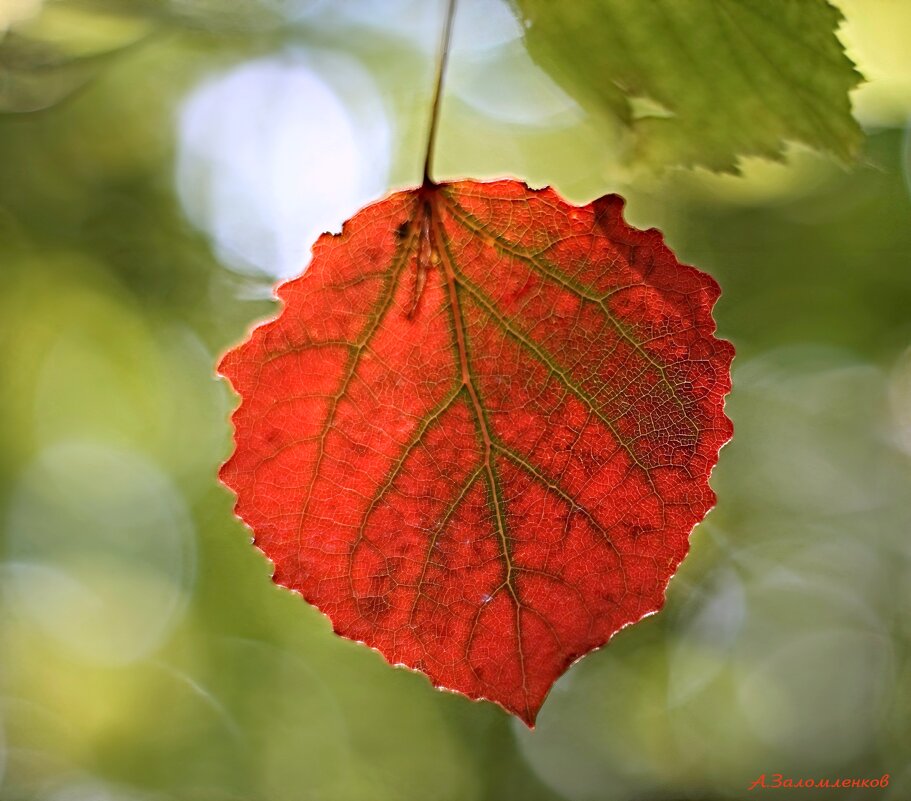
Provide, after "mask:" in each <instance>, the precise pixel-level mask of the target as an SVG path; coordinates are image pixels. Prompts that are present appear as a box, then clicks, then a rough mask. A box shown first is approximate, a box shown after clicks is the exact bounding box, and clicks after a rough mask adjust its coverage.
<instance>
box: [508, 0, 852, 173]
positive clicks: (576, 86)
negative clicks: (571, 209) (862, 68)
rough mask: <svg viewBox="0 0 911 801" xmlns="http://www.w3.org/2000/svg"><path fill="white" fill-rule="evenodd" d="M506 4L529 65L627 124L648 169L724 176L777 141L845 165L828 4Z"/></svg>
mask: <svg viewBox="0 0 911 801" xmlns="http://www.w3.org/2000/svg"><path fill="white" fill-rule="evenodd" d="M512 1H513V4H514V5H515V7H516V10H517V12H518V14H519V16H520V18H521V19H523V20H524V22H525V23H526V30H525V40H526V43H527V46H528V50H529V53H530V54H531V56H532V57H533V58H534V59H535V60H536V61H537V62H538V63H539V64H540V65H541V66H542V67H544V68H545V69H546V70H548V71H549V72H550V74H551V75H552V76H553V77H554V78H555V79H556V80H557V81H558V82H559V83H560V84H561V85H562V86H563V87H564V88H565V89H566V91H568V92H569V93H570V94H572V95H573V96H574V97H575V98H576V99H577V100H579V102H580V103H582V105H584V106H585V107H586V108H588V109H589V110H591V111H593V112H595V113H596V114H599V113H600V114H603V113H608V114H610V115H611V116H613V117H614V118H616V119H618V120H620V121H622V122H624V123H626V124H627V125H629V126H630V128H631V130H632V133H633V138H634V140H635V155H637V156H638V157H639V159H641V160H643V161H645V162H647V163H652V164H659V165H667V164H685V165H702V166H706V167H709V168H710V169H714V170H723V171H734V170H736V165H737V160H738V158H739V157H740V156H765V157H769V158H780V157H781V156H782V153H783V152H784V150H783V149H784V144H785V142H801V143H803V144H805V145H808V146H810V147H813V148H818V149H820V150H827V151H829V152H831V153H834V154H835V155H836V156H837V157H838V158H840V159H842V160H844V161H849V160H851V159H852V158H854V156H855V155H856V152H857V148H858V146H859V144H860V142H861V130H860V126H859V125H858V124H857V122H856V121H855V120H854V118H853V117H852V116H851V101H850V99H849V97H848V93H849V92H850V91H851V90H852V89H854V88H855V87H856V86H857V84H858V83H859V82H860V80H861V76H860V73H859V72H858V71H857V70H856V69H855V68H854V65H853V64H852V63H851V60H850V59H849V58H848V57H847V56H846V55H845V52H844V48H843V47H842V45H841V43H840V42H839V40H838V36H837V35H836V32H837V29H838V26H839V24H840V22H841V19H842V17H841V13H840V12H839V11H838V9H837V8H835V6H833V5H832V4H831V3H829V2H828V0H647V2H631V0H572V2H563V3H555V2H552V0H512ZM636 102H639V103H640V105H644V106H645V107H646V109H647V112H646V113H638V114H637V113H636V108H635V104H636ZM649 107H651V108H649Z"/></svg>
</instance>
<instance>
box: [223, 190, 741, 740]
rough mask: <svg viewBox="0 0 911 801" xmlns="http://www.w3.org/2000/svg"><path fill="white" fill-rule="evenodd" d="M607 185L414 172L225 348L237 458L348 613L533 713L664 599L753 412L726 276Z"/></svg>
mask: <svg viewBox="0 0 911 801" xmlns="http://www.w3.org/2000/svg"><path fill="white" fill-rule="evenodd" d="M621 210H622V200H621V199H620V198H619V197H617V196H615V195H609V196H607V197H604V198H601V199H600V200H597V201H595V202H594V203H592V204H590V205H587V206H583V207H576V206H572V205H570V204H568V203H566V202H565V201H563V200H562V199H560V198H559V197H558V195H557V194H556V193H555V192H553V191H552V190H550V189H544V190H540V191H532V190H530V189H528V187H526V186H525V185H524V184H522V183H519V182H516V181H498V182H493V183H474V182H468V181H466V182H459V183H450V184H441V185H439V186H430V187H425V188H423V189H417V190H413V191H405V192H399V193H397V194H394V195H392V196H390V197H388V198H387V199H385V200H383V201H381V202H379V203H376V204H374V205H372V206H369V207H368V208H366V209H364V210H362V211H361V212H359V213H358V214H357V215H356V216H355V217H354V218H353V219H351V220H350V221H348V222H347V223H346V224H345V227H344V229H343V231H342V233H341V234H340V235H338V236H330V235H325V236H323V237H322V238H321V239H320V240H319V241H318V242H317V244H316V246H315V247H314V251H313V261H312V264H311V266H310V267H309V269H308V270H307V272H306V273H305V274H304V275H303V276H301V277H300V278H297V279H295V280H293V281H289V282H288V283H285V284H283V285H282V286H281V287H280V288H279V290H278V294H279V297H280V298H281V300H282V301H284V310H283V311H282V313H281V314H280V316H279V317H278V318H276V319H275V320H272V321H270V322H268V323H266V324H264V325H261V326H260V327H258V328H256V329H255V330H254V331H253V332H252V334H251V336H250V337H249V339H248V340H247V341H246V342H244V343H243V344H242V345H240V346H239V347H237V348H236V349H234V350H232V351H230V352H229V353H228V354H227V355H226V356H225V357H224V359H223V361H222V362H221V365H220V368H219V369H220V372H221V373H222V374H223V375H225V376H226V377H228V378H229V379H230V381H231V382H232V384H233V386H234V388H235V389H236V390H237V392H238V393H239V394H240V395H241V398H242V402H241V405H240V406H239V408H238V409H237V411H236V412H235V415H234V423H235V427H236V445H237V447H236V450H235V452H234V454H233V456H232V457H231V458H230V460H229V461H228V462H227V463H226V464H225V465H224V467H223V468H222V473H221V476H222V479H223V481H224V482H225V483H226V484H227V485H228V486H229V487H231V488H232V489H233V490H234V491H235V492H236V493H237V513H238V515H239V516H240V517H241V518H242V519H243V520H244V521H245V522H246V523H247V524H248V525H249V526H250V527H251V529H252V530H253V533H254V538H255V541H256V543H257V545H258V546H259V547H260V548H262V550H263V551H264V552H265V553H266V554H267V555H268V557H269V558H270V559H271V560H272V561H273V562H274V564H275V576H274V578H275V581H276V582H277V583H279V584H281V585H283V586H285V587H288V588H291V589H293V590H296V591H299V592H300V593H301V594H302V595H303V597H304V598H306V599H307V600H308V601H309V602H310V603H312V604H314V605H316V606H317V607H318V608H319V609H321V610H322V611H323V612H324V613H325V614H326V615H328V617H329V619H330V620H331V621H332V624H333V626H334V628H335V630H336V631H337V632H338V633H339V634H341V635H343V636H345V637H349V638H351V639H354V640H360V641H363V642H365V643H366V644H368V645H370V646H372V647H374V648H376V649H378V650H379V651H380V652H381V653H382V654H383V655H384V656H385V657H386V658H387V659H388V660H389V661H390V662H392V663H394V664H403V665H406V666H408V667H410V668H413V669H416V670H421V671H423V672H424V673H426V674H427V675H428V676H429V677H430V679H431V681H432V682H433V683H434V684H435V685H437V686H441V687H446V688H449V689H452V690H456V691H458V692H461V693H464V694H465V695H467V696H469V697H471V698H487V699H490V700H493V701H496V702H497V703H499V704H501V705H502V706H503V707H505V708H506V709H507V710H509V711H510V712H513V713H514V714H516V715H518V716H519V717H521V718H522V719H523V720H524V721H525V722H526V723H528V724H529V725H533V723H534V720H535V716H536V714H537V712H538V710H539V708H540V706H541V704H542V703H543V701H544V698H545V697H546V695H547V693H548V691H549V689H550V687H551V685H552V684H553V682H554V681H555V680H556V679H557V677H558V676H560V674H561V673H563V671H565V670H566V668H567V667H568V666H569V665H570V664H571V663H572V662H573V661H574V660H576V659H578V658H579V657H581V656H582V655H584V654H586V653H587V652H589V651H591V650H592V649H594V648H597V647H599V646H600V645H603V644H604V643H605V642H607V640H608V639H610V637H611V636H612V635H613V634H614V633H616V632H617V631H618V630H619V629H621V628H622V627H623V626H626V625H628V624H630V623H633V622H635V621H637V620H639V619H640V618H642V617H643V616H644V615H646V614H649V613H650V612H654V611H655V610H657V609H659V608H660V607H661V605H662V603H663V600H664V591H665V588H666V585H667V582H668V580H669V578H670V577H671V575H672V574H673V573H674V571H675V569H676V568H677V565H678V564H679V562H680V561H681V559H683V557H684V555H685V554H686V552H687V548H688V540H689V534H690V531H691V529H692V528H693V526H694V525H695V524H696V523H697V522H698V521H699V520H701V519H702V517H703V516H704V515H705V513H706V512H707V511H708V509H709V508H710V507H711V506H712V504H713V503H714V494H713V493H712V490H711V489H710V487H709V485H708V477H709V474H710V471H711V469H712V467H713V466H714V464H715V462H716V460H717V456H718V450H719V448H720V447H721V445H723V444H724V442H726V441H727V440H728V439H729V438H730V434H731V427H730V422H729V421H728V419H727V418H726V417H725V415H724V411H723V399H724V395H725V393H727V391H728V390H729V388H730V361H731V358H732V354H733V349H732V348H731V346H730V345H729V344H728V343H727V342H724V341H722V340H718V339H716V338H715V337H714V336H713V334H714V330H715V325H714V322H713V320H712V316H711V309H712V306H713V304H714V302H715V300H716V298H717V297H718V294H719V290H718V286H717V284H716V283H715V282H714V281H713V280H712V279H711V278H710V277H708V276H707V275H705V274H703V273H701V272H699V271H698V270H696V269H694V268H692V267H688V266H683V265H681V264H679V263H678V261H677V259H676V258H675V257H674V255H673V254H672V253H671V251H670V250H669V249H668V248H667V247H666V246H665V245H664V244H663V242H662V239H661V236H660V234H659V233H658V232H657V231H655V230H649V231H639V230H636V229H634V228H631V227H630V226H628V225H627V224H626V223H625V222H624V221H623V219H622V216H621Z"/></svg>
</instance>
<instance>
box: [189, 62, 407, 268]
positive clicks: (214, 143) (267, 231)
mask: <svg viewBox="0 0 911 801" xmlns="http://www.w3.org/2000/svg"><path fill="white" fill-rule="evenodd" d="M178 137H179V141H178V157H177V188H178V194H179V197H180V200H181V203H182V205H183V208H184V210H185V212H186V214H187V216H188V217H189V219H190V220H191V221H192V222H193V223H194V224H195V225H196V226H197V227H198V228H200V229H201V230H203V231H204V232H206V233H207V234H208V235H209V237H210V238H211V240H212V244H213V247H214V249H215V252H216V254H217V256H218V258H219V259H220V260H221V261H222V262H223V263H224V264H225V265H226V266H228V267H231V268H233V269H235V270H238V271H241V272H245V273H252V274H257V273H259V274H265V275H267V276H270V277H273V278H279V279H285V278H289V277H291V276H294V275H296V274H298V273H300V272H302V271H303V269H304V268H305V267H306V265H307V262H308V261H309V251H310V248H311V246H312V245H313V243H314V242H315V241H316V239H317V238H318V237H319V235H320V234H322V233H324V232H326V231H330V232H337V231H339V230H340V229H341V225H342V223H343V222H344V221H345V220H346V219H348V218H349V217H351V216H352V215H353V214H354V213H355V212H357V211H358V210H359V209H360V208H361V207H363V206H364V205H366V204H367V203H369V202H370V201H372V200H376V199H377V198H379V197H380V196H381V195H382V194H383V192H384V191H385V189H386V185H387V180H388V173H389V164H390V140H391V130H390V123H389V119H388V116H387V114H386V111H385V109H384V107H383V104H382V103H381V101H380V99H379V93H378V90H377V87H376V85H375V83H374V81H373V79H372V78H371V76H370V74H369V73H368V72H367V71H366V70H365V69H364V68H363V67H362V66H360V64H358V62H356V61H355V60H354V59H352V58H350V57H348V56H344V55H342V54H339V53H334V52H328V51H323V52H318V53H317V52H311V51H306V52H305V51H295V52H289V53H285V54H281V55H276V56H270V57H267V58H261V59H256V60H253V61H249V62H247V63H245V64H242V65H240V66H238V67H234V68H232V69H230V70H228V71H227V72H225V73H223V74H221V75H218V76H216V77H214V78H210V79H209V80H206V81H204V82H203V83H202V84H201V85H200V86H199V87H197V88H196V89H195V90H194V91H193V92H192V93H191V94H190V96H189V97H188V98H187V99H186V101H185V102H184V105H183V107H182V109H181V112H180V115H179V120H178Z"/></svg>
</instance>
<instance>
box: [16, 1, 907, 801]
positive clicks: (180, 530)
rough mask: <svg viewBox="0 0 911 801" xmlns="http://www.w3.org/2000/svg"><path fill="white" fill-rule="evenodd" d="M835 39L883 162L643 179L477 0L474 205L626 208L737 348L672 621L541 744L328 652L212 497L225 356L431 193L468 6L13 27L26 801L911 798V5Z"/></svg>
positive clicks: (669, 615)
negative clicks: (421, 183) (337, 233)
mask: <svg viewBox="0 0 911 801" xmlns="http://www.w3.org/2000/svg"><path fill="white" fill-rule="evenodd" d="M839 5H840V6H841V8H842V9H843V10H844V12H845V13H846V15H847V22H846V23H845V25H844V26H843V27H842V29H841V31H840V36H841V38H842V40H843V42H844V43H845V45H846V47H847V49H848V52H849V54H850V55H851V56H852V57H853V58H854V59H855V61H856V62H857V63H858V65H859V66H860V68H861V70H862V71H863V72H864V73H865V75H866V77H867V79H868V80H867V83H866V84H864V85H863V86H862V87H860V88H859V89H858V90H857V91H856V92H855V93H854V95H853V97H852V99H853V102H854V107H855V113H856V115H857V116H858V118H859V119H860V121H861V122H862V124H863V125H864V128H865V130H866V132H867V139H866V144H865V147H864V152H863V154H862V156H861V159H860V162H859V163H858V164H857V165H855V166H853V167H851V168H850V169H846V168H844V167H843V166H840V165H838V164H836V163H834V162H833V161H831V160H829V159H827V158H826V157H824V156H820V155H816V154H813V153H810V152H807V151H803V150H800V149H798V148H792V149H791V150H790V152H789V154H788V159H787V161H786V162H785V163H783V164H777V163H767V162H759V161H752V160H748V161H746V162H745V163H744V164H743V172H744V174H743V175H742V176H739V177H736V176H717V175H712V174H709V173H707V172H704V171H701V170H688V171H680V170H678V171H669V172H668V171H665V172H662V173H655V172H653V171H646V170H642V169H638V168H636V167H634V166H633V165H630V164H627V163H624V162H623V160H622V159H620V158H615V157H612V155H611V154H612V152H614V150H613V149H612V144H611V143H612V142H614V141H615V140H616V138H617V137H618V136H619V134H618V132H616V131H611V130H608V129H607V128H606V127H605V123H604V121H603V120H601V121H599V120H592V119H590V118H589V117H588V116H587V115H586V114H585V113H584V112H583V111H582V110H581V109H580V108H579V107H578V106H577V105H576V103H575V102H574V101H573V100H572V99H571V98H570V97H569V96H568V95H566V94H565V93H564V92H563V91H562V90H561V89H560V88H558V86H557V85H556V84H555V83H554V82H553V81H552V80H551V79H550V78H549V77H548V76H547V75H546V74H545V73H544V72H542V71H541V70H540V69H539V68H538V67H536V66H535V64H534V63H533V62H532V61H531V60H530V58H529V57H528V55H527V54H526V51H525V49H524V46H523V42H522V29H521V26H520V24H519V23H518V22H517V21H516V19H515V18H514V17H513V14H512V11H511V9H510V7H509V6H508V5H507V4H505V3H504V2H500V0H462V2H461V3H460V9H459V15H458V18H457V21H456V28H455V40H454V45H453V51H452V56H451V61H450V65H451V69H450V72H449V74H448V77H447V90H446V95H445V100H444V106H443V118H442V123H441V126H442V128H441V132H440V138H439V142H438V144H439V150H438V152H437V159H436V163H437V172H438V174H439V176H440V177H446V176H453V177H455V176H472V177H479V178H481V177H500V176H505V175H511V176H519V177H522V178H525V179H527V180H528V181H529V182H530V183H532V184H533V185H542V184H552V185H554V186H556V187H557V188H558V189H559V190H560V191H561V192H562V193H563V194H564V195H565V196H566V197H568V198H570V199H572V200H575V201H580V202H581V201H587V200H590V199H592V198H593V197H596V196H598V195H600V194H603V193H605V192H606V191H620V192H622V193H623V194H624V195H625V196H627V198H628V201H629V202H628V207H627V214H628V217H629V219H630V220H631V221H632V222H634V223H635V224H638V225H640V226H651V225H657V226H658V227H660V228H661V229H662V230H663V231H664V232H665V234H666V236H667V239H668V241H669V243H670V244H671V245H672V247H673V248H674V249H675V250H676V251H677V253H678V254H679V255H680V256H681V258H682V259H684V260H686V261H688V262H690V263H693V264H696V265H698V266H700V267H701V268H702V269H704V270H707V271H708V272H710V273H712V274H713V275H714V276H715V277H716V278H717V279H718V280H719V281H720V283H721V284H722V286H723V288H724V295H723V297H722V299H721V301H720V302H719V304H718V306H717V310H716V317H717V319H718V324H719V329H720V333H721V335H723V336H724V337H726V338H728V339H730V340H732V341H733V342H734V343H735V345H736V347H737V352H738V356H737V358H736V360H735V365H734V391H733V393H732V394H731V395H730V398H729V401H728V406H727V408H728V413H729V414H730V416H731V417H732V418H733V420H734V424H735V429H736V435H735V439H734V440H733V442H732V443H731V444H730V445H729V446H727V447H726V448H725V449H724V451H723V453H722V458H721V461H720V464H719V466H718V468H717V469H716V471H715V473H714V475H713V478H712V484H713V486H714V487H715V489H716V490H717V492H718V495H719V503H718V507H717V508H716V510H715V511H713V512H712V513H711V514H710V516H709V517H708V519H707V520H706V521H705V523H703V524H702V525H700V526H699V527H698V528H697V529H696V531H695V533H694V535H693V538H692V552H691V556H690V557H689V558H688V559H687V561H686V562H685V564H684V566H683V568H682V569H681V571H680V572H679V574H678V575H677V576H676V578H675V579H674V580H673V581H672V583H671V587H670V592H669V597H668V603H667V606H666V608H665V609H664V611H663V612H662V613H661V614H659V615H656V616H653V617H651V618H648V619H646V620H644V621H643V622H641V623H640V624H639V625H637V626H635V627H633V628H630V629H627V630H625V631H623V632H621V633H620V634H619V635H618V636H617V637H616V638H615V639H614V640H613V641H612V642H611V644H610V645H609V646H608V647H606V648H604V649H602V650H601V651H599V652H597V653H594V654H592V655H590V656H588V657H586V658H585V659H584V660H582V661H581V662H580V663H578V664H577V665H575V666H574V667H573V668H572V669H571V670H570V671H569V672H568V673H567V674H566V676H565V677H564V678H563V679H561V680H560V682H559V683H558V684H557V685H556V687H555V689H554V690H553V692H552V694H551V696H550V698H549V700H548V701H547V703H546V704H545V706H544V708H543V710H542V712H541V715H540V718H539V725H538V728H537V729H536V730H535V731H534V732H530V731H528V730H527V729H525V728H524V727H523V726H522V725H521V724H519V723H517V722H516V721H514V720H512V719H510V718H509V717H508V716H506V715H505V714H504V713H503V712H502V711H501V710H500V709H499V708H496V707H494V706H493V705H490V704H484V703H482V704H479V703H472V702H470V701H467V700H465V699H463V698H461V697H457V696H454V695H450V694H445V693H440V692H436V691H434V690H432V689H431V687H430V685H429V683H428V682H427V680H426V679H424V678H423V677H422V676H419V675H416V674H413V673H410V672H408V671H405V670H401V669H392V668H391V667H389V666H388V665H387V664H385V663H384V662H383V660H382V658H381V657H380V656H379V655H377V654H376V653H374V652H373V651H370V650H369V649H367V648H365V647H362V646H358V645H355V644H353V643H350V642H347V641H343V640H341V639H339V638H336V637H335V636H333V635H332V633H331V630H330V626H329V624H328V622H327V621H326V620H325V619H324V618H323V617H322V616H321V615H320V614H319V613H318V612H316V611H315V610H314V609H312V608H310V607H308V606H307V605H306V604H305V603H304V602H302V601H301V600H300V599H299V598H298V597H296V596H293V595H292V594H290V593H288V592H286V591H284V590H281V589H278V588H276V587H275V586H273V585H272V584H271V582H270V580H269V577H270V566H269V564H268V563H267V562H266V560H265V559H264V558H263V557H262V556H261V555H260V553H259V552H258V551H256V550H255V549H254V548H252V547H251V546H250V544H249V540H250V537H249V532H248V531H247V530H246V529H245V528H244V527H243V526H242V525H241V524H240V523H239V522H238V521H237V520H236V519H235V518H234V517H233V516H232V512H231V507H232V498H231V496H230V495H229V493H228V492H227V491H226V490H225V489H224V488H223V487H221V486H220V485H219V484H218V482H217V480H216V471H217V468H218V466H219V464H220V463H221V462H222V461H223V460H224V459H225V458H226V457H227V455H228V453H229V452H230V447H231V446H230V428H229V424H228V415H229V413H230V410H231V409H232V407H233V406H234V405H235V403H236V399H235V398H234V397H233V396H232V395H231V393H230V392H229V390H228V388H227V387H226V385H225V384H224V383H223V382H220V381H219V380H217V379H216V377H215V375H214V364H215V362H216V360H217V357H218V355H219V354H220V353H221V352H223V351H224V350H225V349H226V348H227V347H228V346H230V345H231V344H233V343H235V342H237V341H238V340H239V339H240V338H241V337H242V336H243V335H244V333H245V331H246V330H247V329H248V328H249V327H250V326H251V325H252V323H253V322H254V321H257V320H261V319H263V318H264V317H267V316H269V315H271V314H274V313H275V307H274V304H273V303H272V301H271V300H270V298H271V293H272V287H273V284H274V282H275V281H276V280H277V279H279V278H281V277H283V276H284V277H287V276H290V275H293V274H295V273H297V272H299V271H300V270H301V269H302V268H303V267H304V266H305V265H306V262H307V259H308V251H309V246H310V244H311V243H312V241H313V240H314V239H315V237H316V236H317V235H318V234H319V233H320V232H321V231H324V230H338V229H339V227H340V224H341V222H342V221H343V220H344V219H345V218H347V217H348V216H350V215H351V214H353V213H354V212H355V211H356V210H357V209H358V208H360V207H361V206H362V205H364V204H365V203H366V202H368V201H370V200H373V199H376V198H379V197H381V196H382V195H383V194H384V193H385V192H386V191H388V190H389V189H391V188H397V187H402V186H407V185H409V184H413V183H415V182H416V181H417V179H418V176H419V174H420V165H421V162H422V157H423V153H422V151H423V136H424V130H425V125H426V116H427V111H428V101H429V96H430V91H431V82H432V73H433V59H434V52H435V49H436V45H437V41H438V35H439V27H440V22H441V16H440V15H441V11H442V9H441V7H440V4H438V3H431V2H426V0H374V2H369V1H368V0H362V1H361V2H355V1H354V0H348V1H347V2H342V3H334V2H329V0H326V1H325V2H314V1H312V0H311V1H310V2H307V0H288V1H287V2H279V0H235V1H234V2H232V1H231V0H157V2H153V1H152V0H149V2H139V0H137V1H136V2H132V3H127V2H116V0H109V2H103V1H102V0H97V2H77V1H75V0H57V1H56V2H55V1H54V0H48V1H47V2H45V3H44V4H42V3H41V0H0V36H3V32H4V31H7V29H8V31H7V32H6V35H5V38H3V39H2V40H0V54H2V55H0V109H2V112H3V113H2V115H0V532H2V544H0V798H2V799H4V801H15V800H18V799H48V801H50V800H53V801H234V800H235V799H238V800H240V799H243V800H244V801H246V800H248V799H249V800H251V801H253V800H259V799H262V800H263V801H285V800H287V801H302V800H305V799H314V800H315V801H360V800H361V799H364V800H365V801H367V800H369V801H387V800H388V801H399V800H401V801H450V800H451V801H539V800H540V801H602V800H604V801H634V800H636V799H655V800H659V799H665V800H666V801H675V799H684V798H692V799H702V800H703V801H707V800H708V799H738V798H746V797H753V796H755V795H757V794H762V791H759V790H754V791H752V793H750V792H748V791H747V787H748V786H749V785H750V784H752V782H753V781H754V780H755V779H756V778H758V777H759V776H760V775H761V774H763V773H765V774H767V776H768V777H769V778H770V779H771V775H772V774H773V773H776V772H777V773H782V774H784V775H785V776H789V777H793V778H794V779H798V778H804V777H809V778H831V779H835V778H879V777H880V776H882V775H883V774H884V773H889V774H890V775H891V781H890V783H889V786H888V788H887V789H883V790H870V789H853V790H850V789H849V790H844V791H842V792H841V793H835V792H831V791H829V792H826V791H820V790H812V791H807V792H806V793H804V795H807V796H813V797H823V795H825V797H836V796H838V797H844V798H858V799H861V798H868V797H876V798H881V799H883V800H884V801H887V800H888V801H907V799H909V798H911V661H909V659H911V541H909V524H911V508H909V499H911V350H909V346H911V269H909V268H911V135H909V133H908V128H907V125H906V121H907V119H908V115H909V112H911V49H909V48H908V47H907V43H908V42H907V40H908V34H909V33H911V3H908V2H906V0H840V2H839ZM616 152H620V150H619V149H618V150H617V151H616ZM774 792H775V791H772V790H767V791H765V793H774ZM778 792H779V793H787V794H788V796H789V797H794V796H801V792H800V791H795V790H780V791H778Z"/></svg>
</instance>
